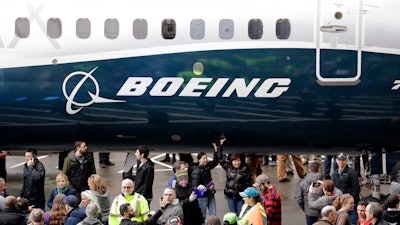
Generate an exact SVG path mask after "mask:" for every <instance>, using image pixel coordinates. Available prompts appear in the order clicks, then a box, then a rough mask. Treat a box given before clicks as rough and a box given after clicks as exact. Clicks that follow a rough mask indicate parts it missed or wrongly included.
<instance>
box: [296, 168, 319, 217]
mask: <svg viewBox="0 0 400 225" xmlns="http://www.w3.org/2000/svg"><path fill="white" fill-rule="evenodd" d="M317 180H322V174H321V173H309V174H307V176H306V177H305V178H304V179H303V180H302V181H300V183H299V186H298V187H297V193H296V201H297V203H298V204H299V206H300V208H301V209H302V210H303V211H304V213H305V214H306V216H313V217H318V216H319V210H316V209H310V207H309V206H308V190H309V188H310V185H311V183H312V182H313V181H317Z"/></svg>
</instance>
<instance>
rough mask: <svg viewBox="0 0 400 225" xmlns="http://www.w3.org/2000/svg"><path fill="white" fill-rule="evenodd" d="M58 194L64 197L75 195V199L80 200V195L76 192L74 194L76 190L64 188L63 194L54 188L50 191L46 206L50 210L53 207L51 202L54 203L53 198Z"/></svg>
mask: <svg viewBox="0 0 400 225" xmlns="http://www.w3.org/2000/svg"><path fill="white" fill-rule="evenodd" d="M58 193H61V194H64V195H65V196H68V195H75V196H76V197H78V198H80V195H79V194H78V192H76V190H75V189H74V188H73V187H71V186H69V185H68V187H67V188H66V190H65V191H64V192H59V190H58V189H57V188H56V187H55V188H53V190H51V193H50V196H49V200H48V201H47V206H48V207H49V208H50V209H51V208H52V207H53V201H54V197H56V195H57V194H58Z"/></svg>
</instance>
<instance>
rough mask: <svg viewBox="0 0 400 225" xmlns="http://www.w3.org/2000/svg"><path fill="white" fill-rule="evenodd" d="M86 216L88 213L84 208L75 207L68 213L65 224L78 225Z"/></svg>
mask: <svg viewBox="0 0 400 225" xmlns="http://www.w3.org/2000/svg"><path fill="white" fill-rule="evenodd" d="M85 218H86V213H85V209H84V208H74V209H73V210H71V211H70V212H69V213H68V214H67V218H66V219H65V220H64V225H76V224H78V223H79V222H80V221H82V220H84V219H85Z"/></svg>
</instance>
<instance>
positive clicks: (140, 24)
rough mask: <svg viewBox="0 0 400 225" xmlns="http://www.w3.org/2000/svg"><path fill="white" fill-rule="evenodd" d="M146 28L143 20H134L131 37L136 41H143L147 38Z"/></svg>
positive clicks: (145, 22)
mask: <svg viewBox="0 0 400 225" xmlns="http://www.w3.org/2000/svg"><path fill="white" fill-rule="evenodd" d="M147 32H148V26H147V21H146V20H145V19H136V20H135V21H133V36H134V37H135V38H136V39H145V38H146V37H147Z"/></svg>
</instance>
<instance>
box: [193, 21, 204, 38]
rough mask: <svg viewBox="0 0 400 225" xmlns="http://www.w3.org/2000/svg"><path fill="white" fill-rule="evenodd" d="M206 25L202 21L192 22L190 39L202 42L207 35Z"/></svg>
mask: <svg viewBox="0 0 400 225" xmlns="http://www.w3.org/2000/svg"><path fill="white" fill-rule="evenodd" d="M205 26H206V25H205V23H204V20H202V19H193V20H192V21H190V37H191V38H192V39H194V40H201V39H203V38H204V35H205Z"/></svg>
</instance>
